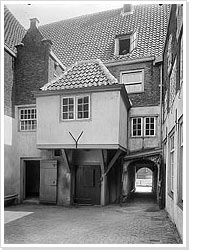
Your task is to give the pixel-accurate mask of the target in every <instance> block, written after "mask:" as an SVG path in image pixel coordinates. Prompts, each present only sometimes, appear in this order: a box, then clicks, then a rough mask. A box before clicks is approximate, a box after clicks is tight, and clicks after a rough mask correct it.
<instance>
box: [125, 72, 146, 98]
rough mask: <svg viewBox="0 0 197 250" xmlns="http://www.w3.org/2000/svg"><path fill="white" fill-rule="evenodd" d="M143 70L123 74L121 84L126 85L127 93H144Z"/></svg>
mask: <svg viewBox="0 0 197 250" xmlns="http://www.w3.org/2000/svg"><path fill="white" fill-rule="evenodd" d="M143 78H144V74H143V70H135V71H127V72H122V73H121V83H124V84H125V87H126V90H127V93H138V92H143V91H144V79H143Z"/></svg>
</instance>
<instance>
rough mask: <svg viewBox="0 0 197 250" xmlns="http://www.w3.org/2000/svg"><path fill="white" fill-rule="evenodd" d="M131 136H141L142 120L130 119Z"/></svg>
mask: <svg viewBox="0 0 197 250" xmlns="http://www.w3.org/2000/svg"><path fill="white" fill-rule="evenodd" d="M132 136H142V118H133V119H132Z"/></svg>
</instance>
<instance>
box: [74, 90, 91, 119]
mask: <svg viewBox="0 0 197 250" xmlns="http://www.w3.org/2000/svg"><path fill="white" fill-rule="evenodd" d="M85 97H88V117H87V118H78V99H80V98H85ZM75 115H76V120H78V121H81V120H89V119H90V95H85V94H84V95H77V96H76V114H75Z"/></svg>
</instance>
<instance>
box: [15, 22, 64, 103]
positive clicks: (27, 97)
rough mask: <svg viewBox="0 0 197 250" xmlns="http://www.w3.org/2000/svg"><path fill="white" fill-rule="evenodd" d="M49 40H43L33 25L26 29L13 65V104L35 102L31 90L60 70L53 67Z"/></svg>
mask: <svg viewBox="0 0 197 250" xmlns="http://www.w3.org/2000/svg"><path fill="white" fill-rule="evenodd" d="M51 45H52V43H51V41H50V40H44V39H43V37H42V35H41V34H40V32H39V31H38V29H37V27H36V26H35V25H34V26H32V27H30V29H29V30H28V31H27V33H26V35H25V37H24V38H23V40H22V44H20V45H18V46H17V59H16V65H15V82H14V93H15V96H14V97H15V98H14V104H15V105H25V104H32V103H35V102H36V99H35V97H34V95H33V93H32V91H37V90H39V89H40V88H41V87H42V86H43V85H44V84H46V83H47V82H49V81H50V80H51V79H52V78H54V73H56V74H57V75H59V74H60V72H62V69H61V68H60V67H57V69H56V70H55V68H54V60H53V59H52V58H51V57H50V50H51Z"/></svg>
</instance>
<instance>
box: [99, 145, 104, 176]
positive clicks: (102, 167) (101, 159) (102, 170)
mask: <svg viewBox="0 0 197 250" xmlns="http://www.w3.org/2000/svg"><path fill="white" fill-rule="evenodd" d="M100 152H101V153H100V162H101V174H102V175H103V174H104V173H105V162H104V154H103V149H101V151H100Z"/></svg>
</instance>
